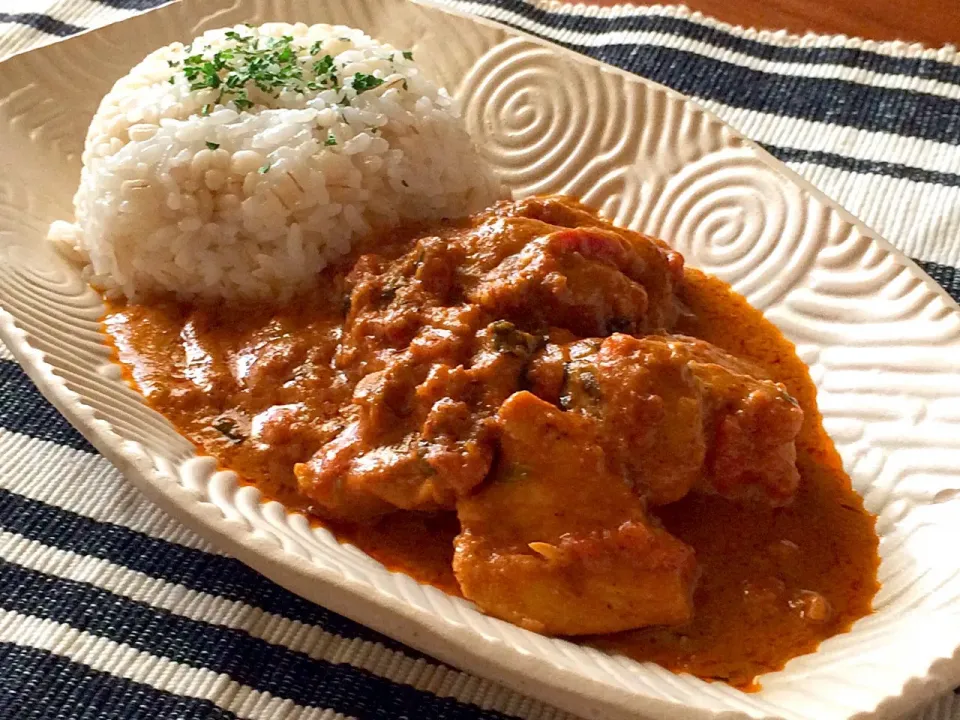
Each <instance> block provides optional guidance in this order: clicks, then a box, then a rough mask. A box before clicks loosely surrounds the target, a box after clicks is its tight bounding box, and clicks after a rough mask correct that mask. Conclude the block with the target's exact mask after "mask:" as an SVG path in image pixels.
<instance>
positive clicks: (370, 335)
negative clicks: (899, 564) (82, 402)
mask: <svg viewBox="0 0 960 720" xmlns="http://www.w3.org/2000/svg"><path fill="white" fill-rule="evenodd" d="M105 328H106V330H107V332H108V333H109V335H110V336H111V338H112V339H113V341H114V343H115V345H116V348H117V351H118V354H119V359H120V360H121V362H122V363H123V364H124V365H125V367H126V368H127V369H128V370H129V372H130V378H131V381H132V382H133V383H134V384H135V385H136V386H137V387H138V388H139V389H140V390H141V392H143V394H144V395H145V397H146V399H147V401H148V403H150V404H151V405H152V406H153V407H154V408H156V409H157V410H159V411H160V412H162V413H163V414H165V415H166V416H167V417H168V418H169V419H170V420H171V421H172V422H173V423H174V424H175V425H176V426H177V427H178V428H179V429H180V430H181V431H182V432H183V433H184V434H185V435H186V436H187V437H189V438H191V439H192V440H193V441H194V442H195V443H196V444H197V445H198V446H199V447H200V448H201V449H202V450H204V451H205V452H208V453H210V454H211V455H213V456H215V457H216V458H217V459H218V461H219V462H220V463H221V464H222V465H223V466H225V467H229V468H231V469H234V470H236V471H237V472H238V473H239V474H240V475H241V476H242V477H243V478H245V479H246V480H247V481H249V482H252V483H253V484H255V485H257V486H258V487H260V488H261V489H262V490H263V491H264V492H265V494H266V495H267V496H268V497H272V498H276V499H279V500H281V501H282V502H284V503H286V504H287V505H288V506H291V507H295V508H298V509H301V510H303V511H305V512H307V513H309V514H310V515H311V516H312V517H314V518H315V519H316V520H317V522H320V523H322V524H325V525H327V526H328V527H330V528H331V529H332V530H333V531H334V532H335V533H337V534H338V536H339V537H340V538H341V539H342V540H344V541H348V542H354V543H355V544H357V545H358V546H359V547H361V548H362V549H364V550H366V551H367V552H369V553H370V554H372V555H373V556H374V557H378V558H380V559H382V560H384V561H385V562H387V563H388V564H389V565H390V566H392V567H395V568H397V569H401V570H403V571H405V572H408V573H409V574H411V575H413V576H414V577H417V578H419V579H421V580H424V581H428V582H432V583H434V584H436V585H439V586H441V587H442V588H443V589H445V590H446V591H448V592H453V593H460V594H462V595H463V596H464V597H466V598H468V599H470V600H472V601H473V602H474V603H475V604H476V605H477V606H478V607H479V608H480V609H481V610H483V611H484V612H486V613H488V614H490V615H494V616H496V617H499V618H502V619H504V620H508V621H510V622H513V623H515V624H518V625H520V626H522V627H525V628H528V629H531V630H535V631H537V632H541V633H544V634H549V635H562V636H586V637H585V640H586V641H588V642H591V643H594V644H598V645H601V646H605V647H609V648H612V649H614V650H616V651H618V652H625V653H627V654H629V655H631V656H633V657H637V658H639V659H654V660H657V661H659V662H661V663H663V664H664V665H666V666H667V667H671V668H673V669H677V670H688V671H691V672H695V673H697V674H700V675H701V676H704V677H710V678H722V679H726V680H728V681H730V682H732V683H734V684H736V685H739V686H741V687H751V683H753V680H754V677H755V676H756V675H757V674H759V673H762V672H765V671H767V670H772V669H776V668H778V667H781V666H782V665H783V663H785V662H786V661H787V660H788V659H789V658H790V657H793V656H795V655H797V654H801V653H804V652H810V651H812V650H813V649H815V648H816V645H817V644H818V643H819V642H820V641H821V640H823V639H824V638H826V637H829V636H830V635H832V634H835V633H837V632H841V631H843V630H845V629H847V628H848V627H849V625H850V624H851V623H852V622H853V621H854V620H855V619H856V618H858V617H860V616H862V615H864V614H866V613H868V612H869V610H870V601H871V598H872V596H873V594H874V592H875V591H876V587H877V585H876V579H875V577H876V566H877V552H876V550H877V539H876V534H875V532H874V528H873V519H872V518H871V517H870V516H869V515H868V514H867V513H866V512H865V511H864V510H863V507H862V503H861V502H860V500H859V498H858V497H857V496H856V494H855V493H854V492H853V491H852V489H851V488H850V484H849V480H848V479H847V478H846V476H845V475H844V474H843V471H842V469H841V468H840V466H839V463H838V462H836V454H835V452H834V451H833V448H832V446H831V445H830V443H829V440H828V439H827V438H826V435H825V434H824V433H823V431H822V428H821V426H820V420H819V415H818V413H817V411H816V404H815V396H814V391H813V389H812V384H811V383H810V381H809V376H808V374H807V372H806V370H805V368H804V367H803V365H802V363H801V362H800V361H799V360H798V359H797V358H796V355H795V353H794V352H793V349H792V346H790V344H789V343H788V342H787V341H786V340H784V339H783V338H782V336H780V335H779V333H778V332H777V331H776V330H775V329H774V328H773V327H772V326H771V325H770V324H769V323H767V322H766V321H765V320H763V318H762V316H760V314H759V313H758V312H757V311H755V310H753V309H752V308H750V307H749V305H747V304H746V303H745V302H744V301H743V300H742V299H739V298H737V296H735V295H734V294H733V293H732V292H731V291H730V290H729V289H728V288H726V287H725V286H723V285H722V283H719V281H716V280H713V279H710V278H708V277H706V276H704V275H702V274H700V273H698V272H696V271H693V270H685V268H684V265H683V259H682V258H681V256H680V255H679V254H678V253H676V252H675V251H673V250H671V249H670V248H669V247H668V246H667V245H666V244H664V243H663V242H661V241H659V240H655V239H652V238H649V237H647V236H644V235H642V234H639V233H636V232H631V231H628V230H623V229H620V228H617V227H615V226H613V225H612V224H610V223H608V222H606V221H604V220H602V219H600V218H599V217H597V215H596V214H595V213H593V212H592V211H590V210H588V209H587V208H585V207H584V206H582V205H580V204H579V203H577V202H576V201H574V200H571V199H569V198H562V197H545V198H532V199H528V200H523V201H519V202H503V203H500V204H498V205H496V206H494V207H493V208H491V209H490V210H488V211H486V212H483V213H480V214H478V215H475V216H472V217H470V218H465V219H460V220H448V221H444V222H441V223H438V224H435V225H432V226H417V227H406V228H402V229H399V230H397V231H394V232H392V233H389V234H387V235H386V236H380V237H376V238H371V239H370V240H369V241H367V242H365V243H363V244H361V246H360V247H358V248H356V249H355V250H354V251H353V252H352V253H351V254H350V255H349V256H348V257H346V258H344V259H343V260H342V261H341V262H340V263H338V264H337V266H336V267H332V268H329V269H328V270H327V271H325V272H324V273H323V275H322V276H321V277H320V278H319V281H318V285H317V289H316V291H314V292H312V293H309V294H307V295H305V296H304V297H303V298H301V299H299V300H298V302H296V303H292V304H289V305H286V306H284V307H279V308H267V307H253V306H247V307H245V306H216V307H214V306H209V305H200V304H194V305H191V304H187V303H182V302H176V301H173V300H166V299H162V298H158V299H156V300H154V301H151V302H146V303H141V304H128V305H118V306H116V307H113V308H111V310H110V312H109V313H108V315H107V317H106V320H105ZM839 507H843V508H847V510H846V511H845V512H843V513H840V515H837V512H835V509H836V508H839ZM825 518H830V520H829V522H828V523H827V524H829V525H831V526H830V527H826V528H825V527H824V523H825V522H827V521H826V520H824V519H825ZM805 523H806V525H809V532H808V531H807V530H806V529H805ZM814 529H815V532H814ZM815 546H816V547H815ZM771 548H775V549H774V550H771ZM783 548H788V549H789V552H788V553H787V554H789V555H790V560H789V562H787V563H786V564H784V562H782V561H781V560H777V558H781V559H782V556H783V555H784V552H786V551H784V549H783ZM794 549H796V551H795V552H794ZM771 553H772V554H773V555H775V556H776V557H774V558H773V559H770V558H768V555H771ZM827 556H830V557H832V558H833V561H832V565H831V562H830V561H827V560H826V559H825V558H826V557H827ZM828 565H829V566H830V567H825V566H828ZM838 568H841V569H842V570H843V571H844V572H840V573H838V572H837V569H838ZM758 587H764V588H767V587H773V588H775V589H776V591H775V592H772V593H766V594H763V593H761V595H763V597H764V598H766V599H765V600H764V601H763V602H764V603H765V604H764V605H763V611H762V613H761V616H762V617H763V619H764V620H763V622H764V627H762V628H760V627H749V628H747V629H746V630H745V625H744V623H746V622H748V618H750V617H758V616H756V615H752V616H751V615H750V612H752V611H751V608H754V610H756V608H755V606H754V604H755V603H756V602H757V597H759V596H758V594H757V590H756V588H758ZM811 604H812V605H816V606H817V607H819V608H820V609H821V610H823V609H824V608H828V609H829V611H827V610H823V612H820V611H817V612H809V611H808V610H809V607H808V606H812V605H811ZM804 608H807V610H805V609H804ZM814 616H816V617H814ZM737 628H740V630H739V634H736V632H737V631H736V629H737ZM626 631H631V632H626ZM731 632H732V633H734V635H730V634H729V633H731ZM731 638H734V639H731ZM736 638H741V639H740V640H736ZM725 654H726V656H725Z"/></svg>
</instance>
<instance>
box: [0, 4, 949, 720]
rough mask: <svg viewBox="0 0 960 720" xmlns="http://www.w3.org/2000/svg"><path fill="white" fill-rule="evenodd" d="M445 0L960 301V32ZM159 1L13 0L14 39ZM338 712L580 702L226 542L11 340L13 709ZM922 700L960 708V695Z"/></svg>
mask: <svg viewBox="0 0 960 720" xmlns="http://www.w3.org/2000/svg"><path fill="white" fill-rule="evenodd" d="M445 3H446V4H447V5H449V6H451V7H454V8H457V9H459V10H462V11H466V12H470V13H475V14H478V15H482V16H485V17H489V18H492V19H495V20H499V21H501V22H505V23H507V24H509V25H512V26H515V27H518V28H520V29H523V30H526V31H528V32H532V33H534V34H536V35H538V36H540V37H543V38H546V39H548V40H552V41H554V42H557V43H559V44H562V45H564V46H567V47H570V48H572V49H574V50H577V51H579V52H583V53H586V54H588V55H591V56H593V57H595V58H597V59H599V60H603V61H605V62H609V63H612V64H614V65H618V66H620V67H622V68H624V69H626V70H629V71H632V72H636V73H638V74H641V75H643V76H645V77H648V78H651V79H653V80H655V81H657V82H660V83H662V84H664V85H667V86H670V87H672V88H674V89H676V90H678V91H680V92H682V93H685V94H687V95H690V96H692V97H694V98H696V99H697V100H698V101H699V102H700V103H702V104H703V105H705V106H706V107H708V108H709V109H710V110H712V111H713V112H715V113H716V114H717V115H719V116H720V117H721V118H723V119H724V120H726V121H727V122H729V123H731V124H732V125H733V126H734V127H736V128H737V129H738V130H740V131H741V132H743V133H744V134H746V135H747V136H748V137H750V138H752V139H754V140H756V141H757V142H759V143H761V144H762V145H763V146H764V147H765V148H766V149H767V150H769V151H770V152H771V153H773V154H774V155H775V156H776V157H778V158H780V159H781V160H782V161H784V162H785V163H787V164H788V165H789V166H790V167H791V168H793V169H794V170H796V171H798V172H799V173H800V174H802V175H803V176H805V177H806V178H808V179H809V180H810V181H812V182H813V183H814V184H815V185H817V186H818V187H819V188H821V189H822V190H823V191H824V192H825V193H827V194H828V195H830V196H831V197H833V198H835V199H836V200H838V201H839V202H840V203H841V204H842V205H844V206H845V207H846V208H848V209H849V210H850V211H851V212H853V213H854V214H856V215H857V216H859V217H860V218H861V219H863V220H864V221H865V222H866V223H867V224H868V225H870V226H872V227H873V228H875V229H876V230H878V231H879V232H880V233H881V234H882V235H884V236H885V237H887V238H889V239H890V240H891V241H892V242H893V243H894V244H895V245H897V247H898V248H900V249H901V250H902V251H903V252H905V253H907V254H908V255H910V256H911V257H913V258H915V259H916V260H917V261H918V262H919V263H920V265H921V266H922V267H923V269H924V270H926V271H927V272H928V273H929V274H930V275H931V276H932V277H933V278H934V279H935V280H936V281H937V282H939V283H940V284H941V285H942V286H943V287H944V288H946V290H947V291H948V292H949V293H950V294H951V295H952V296H953V297H954V298H955V299H958V300H960V270H958V269H957V268H958V267H960V148H958V145H960V58H958V56H957V54H956V52H955V51H954V50H953V49H952V48H943V49H941V50H932V49H925V48H922V47H918V46H914V45H907V44H904V43H875V42H868V41H861V40H856V39H849V38H844V37H824V36H814V35H809V36H804V37H798V36H792V35H788V34H785V33H773V32H755V31H750V30H745V29H742V28H735V27H730V26H727V25H723V24H721V23H717V22H715V21H712V20H710V19H707V18H704V17H702V16H699V15H697V14H695V13H691V12H689V11H688V10H686V9H685V8H682V7H676V6H667V7H663V6H658V7H654V8H630V7H618V8H612V9H605V10H600V9H597V8H586V7H582V6H579V7H574V6H569V5H561V4H558V3H545V2H525V1H524V0H445ZM159 4H161V3H160V2H157V1H156V0H58V1H55V2H50V1H49V0H0V58H3V57H6V56H9V55H11V54H13V53H16V52H19V51H22V50H25V49H27V48H29V47H33V46H35V45H39V44H43V43H48V42H54V41H56V40H57V39H59V38H63V37H66V36H69V35H71V34H74V33H77V32H81V31H82V30H85V29H88V28H91V27H96V26H98V25H101V24H104V23H107V22H112V21H116V20H122V19H123V18H125V17H129V16H131V15H134V14H136V13H138V12H142V11H145V10H148V9H150V8H151V7H154V6H156V5H159ZM0 72H2V65H0ZM340 717H356V718H370V719H373V718H416V719H420V718H437V719H443V720H451V719H453V718H456V719H458V720H459V719H464V720H467V719H471V718H476V719H480V718H485V719H486V718H489V719H493V718H506V717H521V718H529V719H530V720H559V719H560V718H571V716H569V715H567V714H565V713H562V712H560V711H558V710H556V709H554V708H551V707H548V706H545V705H543V704H541V703H538V702H534V701H532V700H530V699H528V698H525V697H523V696H521V695H518V694H516V693H514V692H512V691H509V690H506V689H503V688H501V687H498V686H497V685H495V684H493V683H490V682H487V681H484V680H480V679H478V678H475V677H472V676H470V675H468V674H465V673H462V672H459V671H457V670H454V669H452V668H449V667H446V666H444V665H442V664H440V663H439V662H436V661H434V660H432V659H431V658H429V657H424V656H423V655H421V654H419V653H417V652H415V651H412V650H410V649H408V648H405V647H403V646H402V645H399V644H398V643H396V642H394V641H392V640H390V639H388V638H385V637H383V636H380V635H378V634H377V633H374V632H372V631H370V630H368V629H366V628H364V627H362V626H360V625H357V624H356V623H354V622H351V621H350V620H347V619H345V618H342V617H340V616H337V615H335V614H334V613H331V612H329V611H327V610H325V609H324V608H322V607H319V606H316V605H313V604H311V603H309V602H307V601H305V600H302V599H300V598H298V597H297V596H295V595H292V594H291V593H288V592H287V591H285V590H283V589H281V588H279V587H278V586H276V585H274V584H272V583H271V582H269V581H268V580H266V579H264V578H263V577H261V576H260V575H258V574H257V573H255V572H254V571H252V570H250V569H248V568H247V567H245V566H244V565H242V564H241V563H239V562H238V561H236V560H233V559H232V558H229V557H226V556H225V555H223V554H222V553H219V552H218V551H217V550H216V549H214V548H212V547H210V546H209V545H208V544H206V543H205V542H203V541H202V540H200V539H198V538H197V537H196V536H194V535H193V534H192V533H190V532H188V531H186V530H185V529H184V528H182V527H180V526H179V525H178V523H176V522H175V521H173V520H171V519H169V518H167V517H166V516H165V515H163V514H162V513H161V512H160V511H159V510H158V509H156V508H155V507H153V506H152V505H151V504H150V503H149V502H148V501H146V500H145V499H144V498H142V497H141V496H140V495H139V494H138V492H137V491H136V490H134V489H133V488H132V487H131V486H130V485H129V484H127V483H126V482H125V481H124V479H123V477H122V476H121V475H120V474H119V472H117V471H116V470H115V469H114V468H113V467H112V466H111V465H110V464H109V463H108V462H107V461H106V460H104V459H103V458H101V457H99V456H98V455H97V454H96V453H95V451H94V450H93V448H92V447H91V446H90V445H89V444H88V443H87V442H86V441H85V440H84V439H83V437H81V436H80V435H79V434H78V433H77V432H76V431H75V430H74V429H73V428H72V427H71V426H70V425H69V424H67V422H66V420H64V419H63V417H61V416H60V415H59V413H58V412H57V411H56V410H54V409H53V407H52V406H50V405H49V404H48V403H47V402H46V401H45V400H44V399H43V398H42V397H41V396H40V394H39V393H38V392H37V390H36V389H35V388H34V387H33V385H32V384H31V382H30V381H29V380H28V379H27V377H26V375H25V374H24V373H23V371H22V370H21V369H20V368H19V367H18V366H17V365H16V363H14V362H13V361H12V359H11V357H10V355H9V354H8V353H7V352H6V351H5V350H3V349H2V347H0V720H7V719H10V720H13V719H16V720H20V719H21V718H23V719H26V718H35V719H37V720H40V719H43V720H53V719H54V718H55V719H56V720H74V719H80V718H90V719H93V718H116V719H117V720H141V719H142V720H161V719H165V718H176V719H178V720H179V719H183V720H193V719H195V718H205V719H213V718H215V719H218V720H219V719H224V720H226V719H228V718H230V719H232V718H250V719H251V720H308V719H310V720H314V719H317V720H319V719H321V718H323V719H324V720H332V719H333V718H340ZM921 718H923V720H960V696H958V695H956V694H951V695H948V696H945V697H943V698H941V699H940V700H939V701H938V702H937V703H934V704H933V705H931V706H930V707H929V708H927V709H926V710H925V711H924V712H923V713H920V714H917V715H916V716H915V717H914V718H913V719H911V720H920V719H921ZM571 720H574V719H573V718H571Z"/></svg>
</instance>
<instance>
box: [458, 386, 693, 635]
mask: <svg viewBox="0 0 960 720" xmlns="http://www.w3.org/2000/svg"><path fill="white" fill-rule="evenodd" d="M497 419H498V422H499V424H500V457H499V461H498V464H497V467H496V469H495V471H494V473H493V475H492V477H491V478H490V480H489V481H488V482H487V483H486V484H485V485H484V486H483V487H482V488H481V489H480V490H479V491H477V492H476V493H474V494H473V495H471V496H469V497H466V498H463V499H461V500H460V501H459V502H458V503H457V513H458V515H459V518H460V523H461V525H462V532H461V533H460V535H459V536H458V537H457V540H456V554H455V556H454V572H455V574H456V576H457V580H458V581H459V583H460V587H461V589H462V591H463V594H464V595H465V596H466V597H467V598H469V599H471V600H473V601H474V602H475V603H476V604H477V605H478V606H479V607H480V608H481V609H482V610H483V611H484V612H486V613H489V614H490V615H495V616H497V617H500V618H503V619H504V620H509V621H510V622H513V623H516V624H518V625H521V626H523V627H526V628H528V629H531V630H535V631H537V632H541V633H545V634H548V635H581V634H590V633H608V632H615V631H617V630H624V629H627V628H635V627H640V626H643V625H659V624H675V623H682V622H685V621H687V620H689V619H690V616H691V612H692V592H693V586H694V583H695V580H696V576H697V567H696V561H695V558H694V553H693V550H692V549H691V548H689V547H688V546H686V545H684V544H683V543H682V542H680V541H679V540H677V539H676V538H674V537H673V536H671V535H670V534H669V533H667V532H666V531H665V530H663V529H661V528H659V527H657V526H656V525H655V524H654V522H653V521H652V520H651V519H650V517H649V516H648V515H647V513H646V511H645V509H644V503H643V501H642V500H641V499H640V498H639V497H638V496H637V495H636V494H635V493H633V492H632V491H631V489H630V488H629V487H628V485H627V484H626V483H624V481H623V479H622V478H621V477H619V476H617V475H615V474H613V473H611V472H610V470H609V468H608V465H607V462H606V460H605V458H604V453H603V450H602V449H601V448H600V447H599V445H598V443H597V438H596V430H597V428H596V422H595V421H593V420H591V419H588V418H586V417H584V416H583V415H580V414H577V413H567V412H563V411H561V410H559V409H558V408H556V407H554V406H553V405H550V404H549V403H546V402H544V401H543V400H540V399H539V398H537V397H535V396H534V395H532V394H530V393H528V392H520V393H517V394H515V395H513V396H512V397H511V398H510V399H508V400H507V401H506V402H505V403H504V404H503V406H502V407H501V408H500V412H499V413H498V414H497Z"/></svg>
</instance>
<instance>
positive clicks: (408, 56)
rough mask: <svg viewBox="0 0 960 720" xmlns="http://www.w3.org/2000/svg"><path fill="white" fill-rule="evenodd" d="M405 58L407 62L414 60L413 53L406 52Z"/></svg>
mask: <svg viewBox="0 0 960 720" xmlns="http://www.w3.org/2000/svg"><path fill="white" fill-rule="evenodd" d="M403 57H404V58H406V59H407V60H413V52H412V51H411V50H404V51H403Z"/></svg>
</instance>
